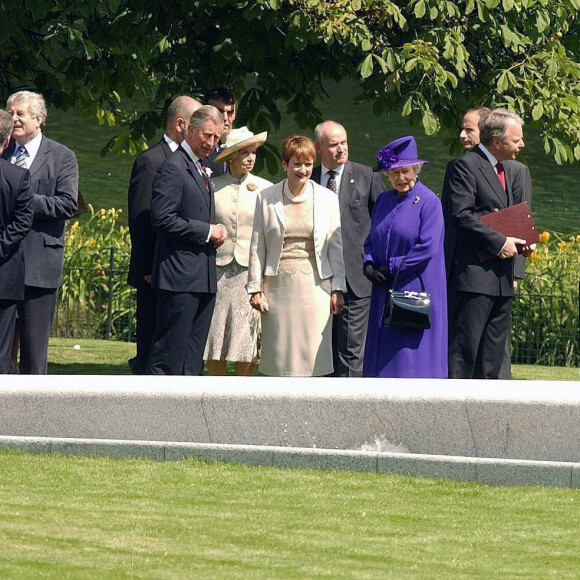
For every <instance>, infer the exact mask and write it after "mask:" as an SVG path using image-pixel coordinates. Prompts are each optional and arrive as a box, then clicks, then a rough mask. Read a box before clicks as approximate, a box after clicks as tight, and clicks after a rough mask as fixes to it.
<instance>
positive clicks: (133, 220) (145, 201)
mask: <svg viewBox="0 0 580 580" xmlns="http://www.w3.org/2000/svg"><path fill="white" fill-rule="evenodd" d="M171 154H172V151H171V148H170V147H169V145H168V144H167V141H165V139H161V141H159V142H158V143H156V144H155V145H153V147H151V148H149V149H147V150H146V151H143V153H141V155H139V156H138V157H137V159H135V162H134V163H133V169H132V170H131V179H130V181H129V193H128V209H129V234H130V236H131V261H130V262H129V275H128V276H127V283H128V284H130V285H131V286H134V287H135V288H141V287H143V286H147V287H150V285H149V284H148V283H147V282H145V280H144V278H143V277H144V276H150V275H151V272H152V269H153V264H152V262H153V252H154V250H155V231H154V230H153V226H152V225H151V195H152V193H153V180H154V179H155V174H156V173H157V170H158V169H159V167H160V166H161V164H162V163H163V162H164V161H165V160H166V159H167V158H168V157H169V156H170V155H171Z"/></svg>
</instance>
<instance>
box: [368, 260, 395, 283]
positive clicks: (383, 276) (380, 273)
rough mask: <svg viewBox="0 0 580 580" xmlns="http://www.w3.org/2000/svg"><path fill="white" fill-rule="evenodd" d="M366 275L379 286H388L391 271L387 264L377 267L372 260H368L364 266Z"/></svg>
mask: <svg viewBox="0 0 580 580" xmlns="http://www.w3.org/2000/svg"><path fill="white" fill-rule="evenodd" d="M364 275H365V277H366V278H367V279H368V280H370V281H371V282H372V283H373V284H377V286H387V285H388V283H389V278H390V276H391V273H390V272H389V269H388V268H387V267H386V266H381V267H380V268H375V267H374V266H373V265H372V264H371V263H370V262H367V263H366V264H365V267H364Z"/></svg>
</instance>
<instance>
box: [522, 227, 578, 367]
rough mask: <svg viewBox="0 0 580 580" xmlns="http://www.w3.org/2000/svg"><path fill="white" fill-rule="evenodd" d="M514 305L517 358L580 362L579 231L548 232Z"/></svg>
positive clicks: (529, 264) (530, 262) (531, 259)
mask: <svg viewBox="0 0 580 580" xmlns="http://www.w3.org/2000/svg"><path fill="white" fill-rule="evenodd" d="M540 242H541V243H540V244H538V247H537V248H536V250H535V251H534V252H533V253H532V255H531V256H530V257H529V259H528V261H527V265H526V277H525V278H524V279H523V280H522V282H521V284H520V288H519V292H518V295H517V297H516V300H515V302H514V309H513V320H514V325H513V332H512V353H513V358H514V360H515V362H522V363H528V364H533V363H538V364H544V365H553V366H578V365H579V364H580V353H579V348H578V341H579V337H578V332H579V324H580V321H579V315H578V310H579V302H578V284H579V279H578V275H579V271H580V235H573V236H564V235H562V234H557V233H553V234H550V233H549V232H543V233H542V234H541V235H540Z"/></svg>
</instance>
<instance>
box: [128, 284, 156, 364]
mask: <svg viewBox="0 0 580 580" xmlns="http://www.w3.org/2000/svg"><path fill="white" fill-rule="evenodd" d="M156 304H157V303H156V296H155V291H154V290H153V288H151V286H150V285H149V284H148V285H147V286H143V287H141V288H137V312H136V319H137V327H136V329H135V342H136V348H137V354H136V356H135V357H134V358H132V359H131V360H130V361H129V366H130V367H131V370H132V371H133V374H135V375H144V374H145V371H146V369H147V360H148V359H149V351H150V350H151V343H152V341H153V334H154V332H155V318H156V310H157V308H156Z"/></svg>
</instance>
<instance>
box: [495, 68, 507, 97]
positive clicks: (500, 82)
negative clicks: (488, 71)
mask: <svg viewBox="0 0 580 580" xmlns="http://www.w3.org/2000/svg"><path fill="white" fill-rule="evenodd" d="M507 88H508V75H507V71H504V72H502V73H501V75H500V76H499V78H498V79H497V90H498V92H499V93H503V92H505V91H507Z"/></svg>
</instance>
